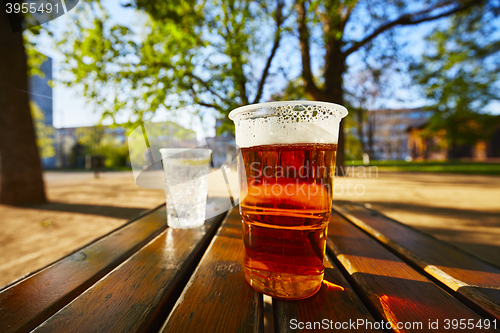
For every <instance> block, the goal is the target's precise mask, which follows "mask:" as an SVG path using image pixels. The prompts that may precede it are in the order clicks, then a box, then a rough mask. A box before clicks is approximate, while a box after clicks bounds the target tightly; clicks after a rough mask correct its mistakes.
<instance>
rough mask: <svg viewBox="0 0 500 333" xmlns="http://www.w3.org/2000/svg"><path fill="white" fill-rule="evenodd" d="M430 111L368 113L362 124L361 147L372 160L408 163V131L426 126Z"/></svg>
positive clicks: (394, 110) (409, 152) (403, 110)
mask: <svg viewBox="0 0 500 333" xmlns="http://www.w3.org/2000/svg"><path fill="white" fill-rule="evenodd" d="M430 116H432V111H427V110H423V109H421V108H416V109H387V110H376V111H368V112H367V113H366V122H365V124H364V133H365V137H364V138H363V140H364V146H365V147H367V150H368V151H369V154H370V156H371V158H373V159H375V160H405V159H406V160H408V159H409V158H411V150H410V149H409V146H408V142H409V132H408V128H410V127H418V126H421V125H423V124H425V123H426V122H427V120H428V119H429V117H430Z"/></svg>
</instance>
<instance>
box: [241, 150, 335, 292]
mask: <svg viewBox="0 0 500 333" xmlns="http://www.w3.org/2000/svg"><path fill="white" fill-rule="evenodd" d="M336 148H337V145H336V144H318V143H299V144H271V145H261V146H254V147H246V148H241V154H242V159H243V166H244V167H243V166H242V167H241V168H240V172H244V173H245V174H244V175H242V176H244V177H240V179H241V180H242V184H241V191H242V193H244V195H242V197H244V198H243V200H242V201H241V203H240V212H241V216H242V219H243V240H244V243H245V249H246V252H245V276H246V279H247V281H248V282H249V284H250V285H251V286H252V287H253V288H255V289H257V290H258V291H261V292H264V293H266V294H270V295H272V296H274V297H278V298H286V299H301V298H305V297H308V296H310V295H312V294H314V293H315V292H316V291H317V290H319V288H320V287H321V281H322V280H323V274H324V266H323V260H324V257H325V246H326V234H327V227H328V219H329V217H330V210H331V201H332V192H333V174H334V167H335V154H336ZM245 194H246V195H245Z"/></svg>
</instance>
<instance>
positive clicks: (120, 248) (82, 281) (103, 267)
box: [0, 207, 167, 333]
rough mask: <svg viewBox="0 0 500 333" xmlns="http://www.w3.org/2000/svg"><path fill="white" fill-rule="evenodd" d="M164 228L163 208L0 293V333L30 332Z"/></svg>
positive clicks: (165, 224) (165, 225)
mask: <svg viewBox="0 0 500 333" xmlns="http://www.w3.org/2000/svg"><path fill="white" fill-rule="evenodd" d="M166 227H167V223H166V219H165V208H164V207H163V208H160V209H157V210H154V211H153V212H151V213H150V214H148V215H145V216H142V217H141V218H139V219H137V220H136V221H134V222H132V223H130V224H127V225H125V226H124V227H123V228H120V229H118V230H117V231H115V232H113V233H111V234H109V235H108V236H107V237H105V238H102V239H99V240H98V241H96V242H94V243H91V244H90V245H88V246H87V247H85V248H83V249H81V250H79V251H77V252H75V253H73V254H71V255H69V256H67V257H65V258H63V259H61V260H59V261H57V262H56V263H54V264H52V265H51V266H48V267H47V268H45V269H43V270H41V271H39V272H36V274H34V275H32V276H29V277H27V278H25V279H24V280H21V281H19V282H17V283H16V284H14V285H11V286H10V287H8V288H6V289H4V290H2V291H1V292H0V309H1V311H0V332H4V333H7V332H27V331H30V330H31V329H33V328H34V327H36V326H37V325H38V324H40V323H41V322H43V321H44V320H46V319H47V318H49V317H50V316H51V315H53V314H54V313H55V312H57V311H58V310H59V309H60V308H61V307H63V306H64V305H66V304H67V303H69V302H70V301H71V300H73V299H74V298H75V297H76V296H78V295H79V294H81V293H82V292H83V291H84V290H86V289H87V288H89V287H90V286H91V285H92V284H94V283H95V282H96V281H98V280H99V279H100V278H102V277H103V276H104V275H106V274H107V273H109V272H110V271H111V270H112V269H113V268H115V267H116V266H118V265H119V264H120V263H121V262H123V260H125V259H126V258H128V257H129V256H130V255H131V254H133V253H134V252H135V251H137V249H139V248H140V247H142V246H143V245H144V244H146V243H147V242H149V241H150V240H151V239H153V238H154V237H155V236H157V235H158V234H159V233H160V232H161V231H162V230H164V229H165V228H166Z"/></svg>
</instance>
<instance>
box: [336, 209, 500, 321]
mask: <svg viewBox="0 0 500 333" xmlns="http://www.w3.org/2000/svg"><path fill="white" fill-rule="evenodd" d="M334 209H336V210H337V211H338V212H340V213H341V214H342V215H343V216H345V217H346V218H347V219H349V220H350V221H351V222H353V223H354V224H356V225H357V226H358V227H360V228H361V229H363V230H364V231H366V232H367V233H369V234H370V235H372V236H373V237H375V238H376V239H378V240H379V241H380V242H382V243H384V244H385V245H387V246H388V247H390V248H391V249H392V250H394V251H396V252H397V253H398V254H399V255H401V256H402V257H404V258H405V260H408V261H411V262H412V263H413V264H415V265H417V266H418V267H420V268H421V269H422V270H424V271H425V272H427V274H429V275H431V276H432V277H434V278H435V279H437V280H439V281H440V282H441V283H443V284H445V285H446V286H448V287H449V288H450V289H451V290H453V291H455V292H457V293H458V294H459V295H461V296H462V297H464V298H466V299H467V300H469V301H470V302H471V303H472V304H474V305H475V306H476V307H479V308H480V309H482V310H483V311H484V312H485V313H487V314H489V315H490V316H492V317H494V318H496V319H498V320H499V321H500V269H499V268H497V267H494V266H492V265H489V264H487V263H485V262H483V261H481V260H478V259H476V258H474V257H472V256H471V255H468V254H467V253H465V252H462V251H460V250H458V249H457V248H455V247H453V246H451V245H449V244H447V243H445V242H442V241H440V240H437V239H435V238H433V237H432V236H429V235H426V234H424V233H422V232H419V231H417V230H415V229H413V228H411V227H408V226H406V225H403V224H401V223H399V222H396V221H394V220H391V219H389V218H387V217H385V216H383V215H381V214H379V213H377V212H375V211H373V210H368V209H366V208H365V207H363V206H361V205H357V204H347V203H345V204H336V205H335V206H334ZM499 255H500V253H499Z"/></svg>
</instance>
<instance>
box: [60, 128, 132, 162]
mask: <svg viewBox="0 0 500 333" xmlns="http://www.w3.org/2000/svg"><path fill="white" fill-rule="evenodd" d="M79 136H86V137H87V138H86V141H87V143H86V144H87V145H100V144H101V143H103V142H102V141H103V139H105V140H106V141H110V140H112V141H113V142H114V143H115V144H116V145H117V146H125V145H126V141H127V136H126V130H125V128H123V127H110V126H100V127H99V126H84V127H62V128H56V129H55V144H54V146H55V147H54V148H55V151H56V156H55V160H56V162H55V167H56V168H58V169H67V168H76V169H83V168H87V169H88V168H90V157H91V156H90V155H91V154H89V153H88V150H89V149H88V148H89V147H86V146H84V145H83V144H81V143H80V142H79V140H78V138H79ZM92 141H94V142H92ZM91 150H92V149H91ZM93 150H98V148H97V147H94V149H93ZM95 154H97V152H95Z"/></svg>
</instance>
